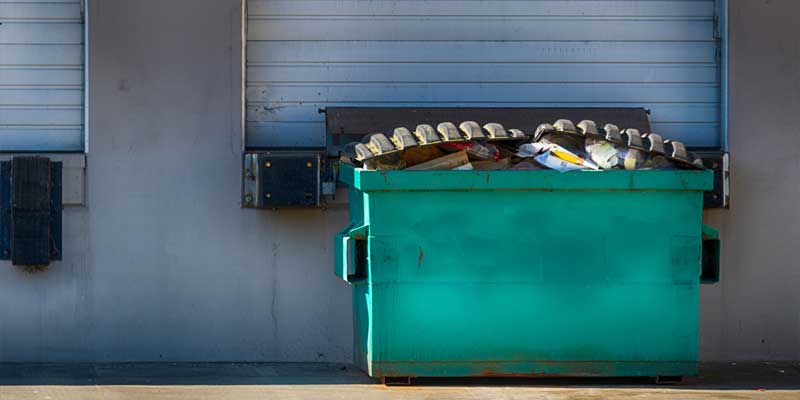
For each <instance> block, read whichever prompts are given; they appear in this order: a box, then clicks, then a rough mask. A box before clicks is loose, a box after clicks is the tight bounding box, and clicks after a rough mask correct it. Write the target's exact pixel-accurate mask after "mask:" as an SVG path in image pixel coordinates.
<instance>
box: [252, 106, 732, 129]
mask: <svg viewBox="0 0 800 400" xmlns="http://www.w3.org/2000/svg"><path fill="white" fill-rule="evenodd" d="M347 105H348V106H350V107H417V106H420V104H415V103H348V104H347ZM327 106H328V104H327V103H315V104H300V103H252V104H251V105H250V106H249V107H248V108H247V121H248V122H256V123H260V122H324V121H325V115H324V114H320V113H319V112H317V111H318V110H319V109H320V108H324V107H327ZM439 106H442V107H474V106H475V105H474V104H468V103H441V104H439ZM519 106H520V105H519V104H516V103H487V104H485V105H482V107H496V108H509V107H519ZM526 106H530V107H558V108H561V107H564V108H568V107H575V104H567V103H552V102H546V103H528V104H526ZM581 106H582V107H628V106H630V105H629V104H627V103H605V102H604V103H583V104H581ZM641 106H643V107H645V108H647V109H650V110H652V114H651V115H650V119H651V121H652V122H653V123H660V122H667V123H669V122H680V123H698V122H699V123H713V124H719V121H720V110H719V107H717V106H716V105H715V104H708V103H691V104H685V103H675V104H664V103H661V104H647V103H645V104H641ZM458 122H460V121H458ZM597 122H600V123H605V122H613V121H597Z"/></svg>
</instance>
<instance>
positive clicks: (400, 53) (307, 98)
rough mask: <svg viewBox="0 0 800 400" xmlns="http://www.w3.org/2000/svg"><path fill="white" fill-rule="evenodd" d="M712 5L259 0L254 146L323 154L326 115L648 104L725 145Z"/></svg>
mask: <svg viewBox="0 0 800 400" xmlns="http://www.w3.org/2000/svg"><path fill="white" fill-rule="evenodd" d="M715 11H716V4H715V2H714V1H710V0H648V1H641V0H637V1H616V0H585V1H584V0H537V1H513V0H506V1H503V0H496V1H491V0H480V1H479V0H474V1H473V0H466V1H451V0H437V1H432V0H396V1H393V0H384V1H380V0H335V1H327V0H292V1H287V0H250V1H249V2H248V13H249V14H248V36H247V39H248V41H247V90H246V100H247V103H248V104H247V111H246V112H247V115H246V119H247V121H248V124H247V126H246V130H247V145H248V146H249V147H263V146H272V145H275V146H287V145H291V144H293V145H303V146H305V145H307V146H322V145H324V144H325V135H324V126H323V121H324V116H322V115H319V114H318V113H317V110H318V109H319V108H323V107H334V106H395V107H396V106H414V107H421V106H422V107H424V106H429V107H448V106H453V107H457V106H469V107H581V106H587V107H588V106H591V107H617V106H627V107H646V108H648V109H650V110H651V112H652V114H651V118H652V120H653V125H654V126H656V127H657V128H658V129H659V130H660V132H659V133H662V134H664V135H665V136H667V137H673V138H678V139H684V140H686V141H687V143H689V144H691V145H704V146H715V145H717V144H719V142H720V140H719V125H720V114H721V112H720V97H721V85H720V75H721V73H720V71H721V69H720V56H719V54H720V46H719V41H718V39H717V32H716V31H715ZM500 122H502V121H500ZM543 122H544V121H543Z"/></svg>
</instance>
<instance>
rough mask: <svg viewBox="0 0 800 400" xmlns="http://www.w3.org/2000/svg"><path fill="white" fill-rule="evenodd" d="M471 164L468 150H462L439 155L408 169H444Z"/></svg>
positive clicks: (407, 169)
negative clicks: (442, 155)
mask: <svg viewBox="0 0 800 400" xmlns="http://www.w3.org/2000/svg"><path fill="white" fill-rule="evenodd" d="M468 164H469V157H468V156H467V151H466V150H461V151H459V152H457V153H452V154H448V155H446V156H444V157H439V158H436V159H433V160H430V161H428V162H424V163H422V164H419V165H415V166H413V167H410V168H406V171H443V170H450V169H458V168H463V167H464V166H465V165H468Z"/></svg>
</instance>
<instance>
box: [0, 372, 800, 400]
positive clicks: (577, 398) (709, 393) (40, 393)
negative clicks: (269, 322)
mask: <svg viewBox="0 0 800 400" xmlns="http://www.w3.org/2000/svg"><path fill="white" fill-rule="evenodd" d="M633 396H636V398H638V399H641V400H650V399H653V400H657V399H667V398H669V399H673V398H674V399H681V400H684V399H730V400H737V399H775V400H778V399H781V400H784V399H787V400H788V399H792V400H798V399H800V363H795V364H791V363H762V364H706V365H703V366H702V368H701V377H700V378H693V379H689V380H687V381H686V382H684V383H682V384H679V385H674V386H656V385H654V384H653V383H652V381H650V380H642V379H611V380H609V379H599V380H598V379H580V380H575V379H537V380H527V379H523V380H519V379H503V380H424V381H421V382H419V383H418V384H416V385H415V386H411V387H391V388H387V387H385V386H383V385H380V384H377V383H376V382H373V381H371V380H369V379H368V378H367V377H366V376H364V375H363V374H362V373H361V372H359V371H357V370H354V369H353V368H352V367H349V366H345V365H332V364H116V365H38V366H34V365H13V364H12V365H2V364H0V400H12V399H13V400H28V399H36V400H73V399H74V400H95V399H111V400H116V399H142V400H145V399H146V400H153V399H174V400H184V399H185V400H197V399H219V400H233V399H236V400H248V399H287V400H290V399H303V400H306V399H309V400H310V399H326V400H327V399H347V400H358V399H387V400H388V399H392V400H395V399H437V400H440V399H471V400H474V399H492V400H494V399H515V400H516V399H548V400H549V399H571V400H601V399H602V400H605V399H629V398H631V397H633Z"/></svg>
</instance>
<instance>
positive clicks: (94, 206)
mask: <svg viewBox="0 0 800 400" xmlns="http://www.w3.org/2000/svg"><path fill="white" fill-rule="evenodd" d="M90 6H91V9H90V18H91V23H92V28H91V35H90V46H89V47H90V54H91V55H90V63H89V68H90V70H91V79H90V98H91V100H90V104H89V107H90V110H91V117H90V120H89V124H90V130H91V137H90V154H89V157H88V170H87V199H88V200H87V201H88V204H87V206H86V207H70V208H68V209H67V210H66V212H65V238H66V241H65V242H66V248H65V253H66V254H67V259H66V260H65V261H64V262H63V263H59V264H57V265H56V266H54V268H52V269H51V270H50V271H49V272H47V273H43V274H37V275H29V274H26V273H24V272H21V271H18V270H16V269H13V268H11V267H9V266H8V265H7V264H2V265H0V361H158V360H164V361H194V360H203V361H243V360H249V361H259V360H291V361H313V360H326V361H348V360H349V359H350V354H351V336H352V332H351V324H350V315H351V314H350V292H349V290H348V287H347V286H346V285H345V284H344V283H342V282H340V281H339V280H338V279H337V278H335V277H334V275H333V273H332V270H331V257H332V256H331V236H332V234H333V233H334V232H335V231H336V230H338V229H339V228H340V227H341V226H343V225H344V223H345V220H346V215H345V214H346V212H345V211H343V210H331V211H327V212H322V211H297V212H280V213H271V212H257V211H245V210H241V209H240V208H239V176H240V156H241V154H240V149H241V136H242V132H241V130H240V127H239V118H240V112H241V105H240V96H241V92H240V81H241V70H240V68H241V67H240V58H241V54H240V47H241V41H240V40H241V39H240V29H241V25H240V11H239V0H172V1H157V0H139V1H129V0H99V1H92V2H90ZM798 12H800V3H799V2H796V1H794V0H772V1H752V0H731V26H732V38H731V40H732V41H731V56H732V65H731V73H732V79H731V86H732V88H731V89H732V90H731V94H732V99H731V116H732V119H731V127H732V129H731V135H730V142H731V152H732V159H733V168H734V177H733V179H734V180H733V202H734V204H733V208H732V210H730V211H717V212H713V213H710V214H709V216H708V220H709V222H710V223H712V224H714V225H716V226H718V227H719V228H721V229H722V230H723V235H724V240H725V254H724V257H725V262H724V277H723V283H722V284H721V285H718V286H715V287H705V288H704V289H703V293H702V317H701V320H702V338H701V349H702V354H703V357H704V359H706V360H767V359H774V360H778V359H783V360H798V359H800V290H798V287H800V268H798V266H797V263H798V262H797V261H796V260H798V250H797V248H798V244H800V213H798V212H797V211H796V205H795V203H796V199H797V198H798V195H800V178H798V175H797V171H800V156H799V154H800V136H798V135H797V134H796V132H795V130H796V129H797V127H798V126H800V111H798V110H800V65H798V63H800V38H799V37H798V35H797V34H796V33H794V32H793V30H794V21H793V16H794V15H796V14H797V13H798ZM764 154H766V155H768V156H769V157H770V158H771V159H772V160H775V161H774V162H772V163H769V164H765V163H763V162H761V160H760V157H763V156H762V155H764ZM654 312H657V310H654Z"/></svg>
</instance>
